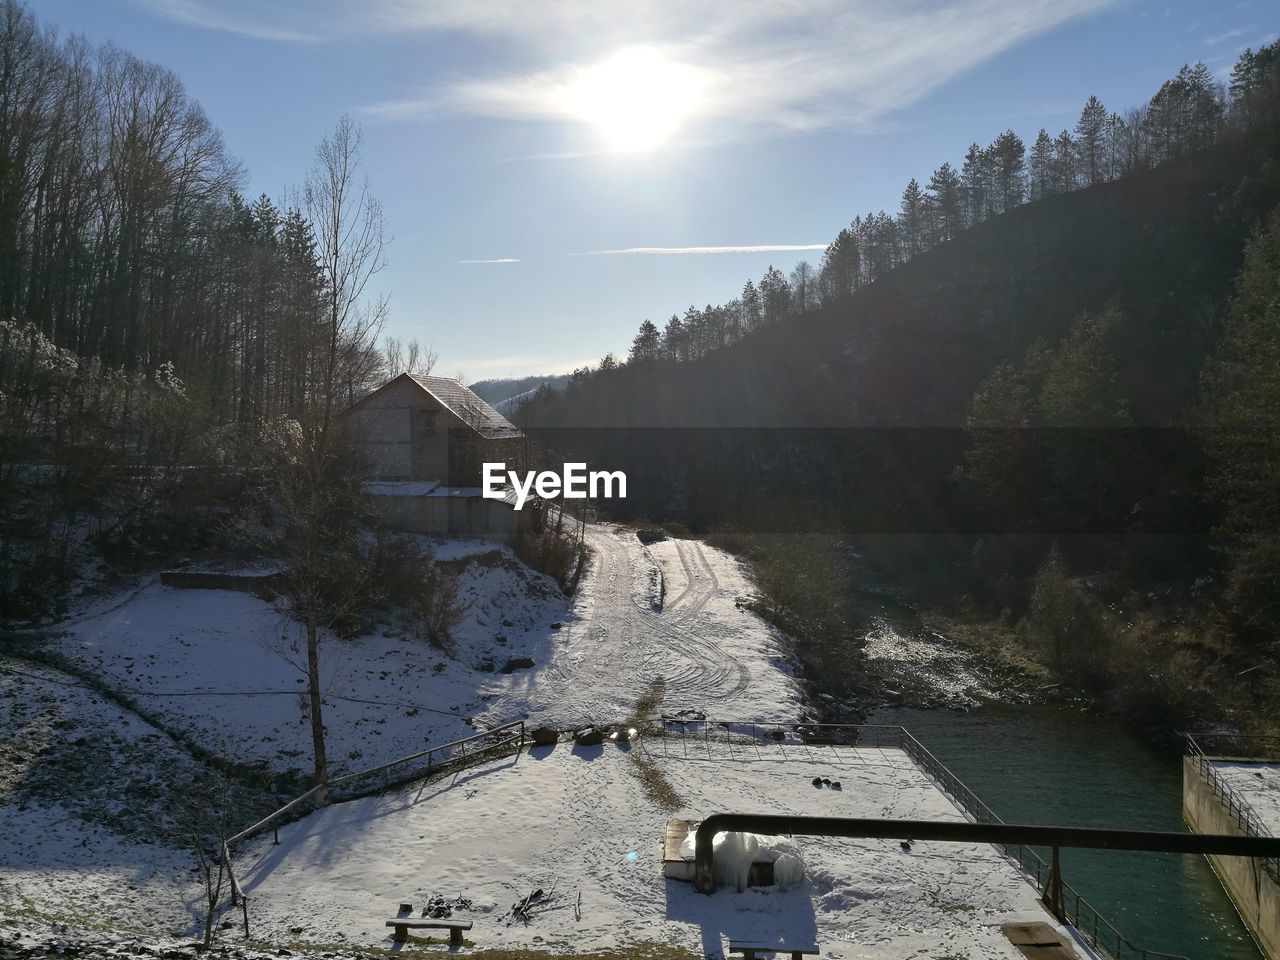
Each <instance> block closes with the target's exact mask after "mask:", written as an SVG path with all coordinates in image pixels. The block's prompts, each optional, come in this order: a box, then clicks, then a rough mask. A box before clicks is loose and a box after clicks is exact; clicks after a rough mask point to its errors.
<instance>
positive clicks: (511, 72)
mask: <svg viewBox="0 0 1280 960" xmlns="http://www.w3.org/2000/svg"><path fill="white" fill-rule="evenodd" d="M1111 2H1112V0H957V2H954V3H951V4H949V5H948V6H946V7H943V8H938V7H936V6H935V5H932V4H926V3H923V2H920V0H903V2H893V0H860V2H847V0H734V2H725V0H704V2H702V3H691V2H688V0H678V2H677V0H655V2H650V3H644V4H635V3H610V2H607V0H592V2H590V3H578V2H570V0H560V2H555V0H550V2H544V3H536V4H531V3H525V2H513V3H496V4H495V3H459V4H452V5H449V6H448V8H447V10H441V9H439V8H437V6H436V5H434V4H421V5H415V4H399V5H395V4H384V5H383V7H382V10H383V16H384V17H390V16H393V15H394V16H399V17H401V18H402V19H401V21H400V22H401V24H402V26H403V27H405V28H412V27H415V26H416V27H418V28H421V29H436V30H452V31H463V32H470V33H474V34H476V35H478V36H480V37H482V38H484V37H492V38H500V39H501V40H502V41H503V43H502V45H501V50H502V51H503V56H502V57H498V58H495V60H494V61H493V62H491V63H489V64H482V65H481V67H480V69H478V70H477V71H476V73H475V74H474V75H472V76H464V77H460V78H456V79H452V80H448V81H441V82H435V83H433V84H431V85H429V86H426V87H424V88H422V89H420V90H417V91H414V92H412V93H410V94H409V95H407V96H402V97H398V98H394V99H390V100H386V101H383V102H379V103H374V104H370V105H368V107H367V110H368V112H369V113H370V114H371V115H373V116H376V117H381V118H385V119H392V120H400V121H403V120H409V119H425V120H430V119H435V118H439V117H445V116H458V115H464V116H476V117H487V118H493V119H517V120H534V121H551V122H563V121H566V120H570V121H571V120H575V119H581V118H578V117H575V116H574V111H573V110H572V108H571V106H572V97H571V96H567V95H566V94H569V93H571V92H572V91H573V90H574V89H575V86H576V85H578V84H580V81H581V78H582V77H583V76H584V75H586V74H587V73H588V72H589V71H591V70H593V69H596V70H598V69H599V68H600V66H601V65H602V64H607V63H608V61H609V58H610V57H613V56H616V54H617V51H618V50H619V49H626V48H629V47H635V46H643V48H644V49H646V50H649V51H653V52H654V54H655V55H656V56H659V57H661V58H662V60H663V61H664V62H665V63H667V64H669V65H670V68H671V69H672V70H680V71H684V72H685V74H686V75H687V76H689V77H690V78H691V81H692V80H693V79H696V85H697V87H698V88H699V89H698V94H699V96H698V97H697V100H698V104H697V107H696V109H690V110H689V113H690V116H689V117H688V118H687V119H688V120H689V121H690V122H689V123H688V125H687V128H688V129H696V130H697V131H698V137H699V139H700V140H702V141H704V142H716V141H728V140H735V139H742V138H745V137H750V136H755V135H758V134H760V133H761V132H765V133H769V134H776V133H778V132H804V131H812V130H820V129H826V128H832V127H840V128H850V129H855V130H856V129H872V128H876V127H877V126H878V125H880V124H881V123H882V122H883V119H884V118H885V117H886V116H887V115H889V114H890V113H892V112H893V111H895V110H898V109H901V108H902V107H904V106H907V105H909V104H911V103H913V102H914V101H916V100H919V99H920V98H921V97H923V96H925V95H926V94H928V93H929V92H930V91H931V90H934V89H935V88H937V87H938V86H940V85H941V84H943V83H945V82H946V81H948V80H949V79H951V78H952V77H954V76H956V75H957V74H959V73H961V72H963V71H965V70H968V69H971V68H973V67H975V66H977V65H979V64H981V63H983V62H985V61H987V60H989V59H990V58H992V57H994V56H996V55H997V54H999V53H1001V52H1003V51H1005V50H1007V49H1010V48H1011V47H1013V46H1015V45H1017V44H1019V43H1022V42H1024V41H1026V40H1028V39H1030V38H1032V37H1034V36H1037V35H1039V34H1042V33H1044V32H1046V31H1048V30H1051V29H1053V28H1054V27H1057V26H1059V25H1061V24H1063V23H1065V22H1067V21H1069V20H1072V19H1075V18H1078V17H1081V16H1085V15H1088V14H1091V13H1094V12H1096V11H1098V10H1100V9H1102V8H1103V7H1105V6H1108V5H1109V4H1110V3H1111ZM504 60H505V61H508V62H510V61H512V60H514V61H516V64H515V65H507V64H506V63H504V62H503V61H504ZM695 121H696V122H695Z"/></svg>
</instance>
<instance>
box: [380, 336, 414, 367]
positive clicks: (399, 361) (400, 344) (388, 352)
mask: <svg viewBox="0 0 1280 960" xmlns="http://www.w3.org/2000/svg"><path fill="white" fill-rule="evenodd" d="M415 343H416V341H415ZM412 349H413V348H412V347H410V350H412ZM410 356H412V353H410ZM382 359H383V362H384V363H386V365H387V376H388V377H398V376H400V374H401V373H403V372H404V371H405V370H406V369H408V370H412V369H413V363H412V361H410V364H409V366H408V367H406V366H405V349H404V341H403V340H401V339H400V338H399V337H387V338H386V339H385V340H383V341H382Z"/></svg>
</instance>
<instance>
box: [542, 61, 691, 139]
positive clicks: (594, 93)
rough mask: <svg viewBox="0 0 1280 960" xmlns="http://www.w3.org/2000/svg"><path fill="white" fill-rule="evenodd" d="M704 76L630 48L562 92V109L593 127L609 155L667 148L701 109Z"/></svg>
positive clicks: (585, 72) (587, 71)
mask: <svg viewBox="0 0 1280 960" xmlns="http://www.w3.org/2000/svg"><path fill="white" fill-rule="evenodd" d="M708 85H709V84H708V80H707V77H706V73H705V71H703V70H701V69H699V68H697V67H691V66H689V65H687V64H682V63H676V62H674V61H672V60H669V59H667V58H665V57H664V56H662V54H660V53H658V52H657V51H656V50H653V49H651V48H648V47H630V48H627V49H625V50H621V51H619V52H618V53H616V54H614V55H613V56H612V57H610V58H609V59H608V60H605V61H603V62H601V63H598V64H596V65H594V66H592V67H588V68H586V69H584V70H582V71H581V72H580V73H579V74H578V76H576V77H575V78H574V79H573V80H572V81H571V82H570V83H568V84H567V85H566V86H565V87H564V89H563V97H564V106H565V108H566V110H567V111H568V113H569V114H570V115H571V116H573V117H575V118H576V119H579V120H583V121H585V122H587V123H591V124H594V125H595V126H596V128H597V129H598V130H599V131H600V133H601V134H602V135H603V137H604V139H605V141H606V142H607V143H608V145H609V148H610V149H611V150H614V151H617V152H626V153H634V152H642V151H647V150H652V149H654V148H655V147H659V146H661V145H662V144H664V143H666V142H667V141H668V140H670V139H671V137H672V136H673V135H674V134H675V133H676V131H677V130H679V129H680V127H681V126H682V125H683V124H684V123H685V122H686V121H687V120H688V119H689V118H690V117H691V116H693V115H694V114H695V113H696V112H697V111H698V109H699V107H700V105H701V104H702V102H703V100H704V98H705V95H706V90H707V87H708Z"/></svg>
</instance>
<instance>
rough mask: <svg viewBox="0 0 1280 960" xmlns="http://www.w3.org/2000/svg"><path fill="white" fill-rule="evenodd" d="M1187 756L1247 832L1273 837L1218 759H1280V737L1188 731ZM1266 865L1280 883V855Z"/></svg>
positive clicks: (1267, 861)
mask: <svg viewBox="0 0 1280 960" xmlns="http://www.w3.org/2000/svg"><path fill="white" fill-rule="evenodd" d="M1183 740H1184V741H1185V743H1186V748H1187V759H1189V760H1190V761H1191V763H1192V765H1193V766H1194V767H1195V768H1196V770H1197V771H1198V772H1199V773H1200V776H1201V777H1203V778H1204V782H1205V783H1206V784H1208V785H1209V789H1210V790H1212V791H1213V793H1214V796H1216V797H1217V798H1218V801H1219V802H1220V803H1221V804H1222V806H1223V809H1224V810H1226V812H1227V814H1228V815H1229V816H1230V817H1231V819H1232V820H1234V821H1235V822H1236V823H1238V824H1239V825H1240V829H1241V830H1243V831H1244V833H1245V835H1246V836H1250V837H1270V836H1272V833H1271V831H1270V830H1269V829H1267V826H1266V824H1264V823H1263V822H1262V820H1261V819H1260V818H1259V817H1258V815H1257V813H1255V812H1254V810H1253V807H1252V806H1250V805H1249V803H1248V802H1247V801H1245V799H1244V798H1243V797H1241V796H1240V794H1239V792H1238V791H1237V790H1235V789H1234V788H1232V786H1231V784H1229V783H1227V781H1226V780H1225V779H1224V778H1223V777H1222V775H1221V774H1219V773H1218V768H1217V766H1216V765H1215V764H1214V761H1215V760H1232V761H1243V762H1246V763H1247V762H1249V761H1251V760H1253V761H1265V760H1270V761H1272V762H1277V763H1280V759H1278V758H1280V737H1245V736H1240V735H1237V734H1220V733H1217V734H1201V735H1199V736H1192V735H1191V734H1189V733H1188V734H1184V735H1183ZM1262 863H1263V868H1264V869H1265V870H1266V871H1267V873H1269V874H1270V875H1271V879H1273V880H1275V881H1276V882H1277V883H1280V858H1276V857H1269V858H1267V859H1265V860H1263V862H1262Z"/></svg>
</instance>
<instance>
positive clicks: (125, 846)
mask: <svg viewBox="0 0 1280 960" xmlns="http://www.w3.org/2000/svg"><path fill="white" fill-rule="evenodd" d="M9 667H14V668H18V669H21V670H22V671H23V672H24V674H29V676H23V675H14V674H11V673H5V674H3V679H0V683H3V685H4V686H3V690H4V694H5V695H4V696H3V697H0V797H3V798H4V799H3V802H0V915H3V914H17V913H19V912H24V911H27V910H34V911H38V912H47V913H57V914H62V915H64V916H69V917H70V916H74V917H78V918H82V919H88V920H91V922H92V923H93V924H102V925H113V926H114V925H118V926H123V927H128V928H131V929H135V930H147V931H152V932H155V933H168V932H177V931H182V932H188V931H190V929H191V927H192V923H193V919H194V913H193V912H192V910H191V904H193V903H194V902H195V895H196V892H197V890H196V887H195V886H194V885H193V884H192V883H191V876H190V868H191V862H192V860H191V854H190V852H189V851H188V850H184V849H180V848H179V847H178V846H177V845H176V844H174V845H162V844H160V843H145V842H140V841H139V839H138V837H139V835H140V834H145V833H155V832H159V833H161V834H169V835H171V836H173V835H176V833H177V832H178V831H179V830H180V829H181V828H180V826H179V825H180V824H181V821H182V812H183V811H182V809H181V808H180V804H175V803H174V797H173V792H174V790H175V789H177V790H182V789H183V788H184V786H186V785H189V784H191V783H192V782H194V781H195V780H196V779H198V777H199V773H198V771H197V768H198V764H196V763H195V761H193V760H192V758H191V757H190V756H189V754H187V752H186V751H185V750H183V749H182V748H181V747H180V746H179V745H178V744H176V743H174V741H173V740H172V739H171V738H170V737H169V736H167V735H166V734H164V733H163V732H161V731H159V730H157V729H156V728H154V727H152V726H151V725H149V724H147V723H145V722H143V721H141V720H139V719H138V718H137V717H136V716H134V715H132V714H130V713H128V712H126V711H124V710H122V709H121V708H119V707H118V706H116V705H115V704H113V703H111V702H110V701H107V700H104V699H103V698H102V697H99V696H97V695H96V694H93V693H90V692H89V691H87V690H83V689H81V688H79V687H76V686H66V684H68V683H69V682H70V681H71V678H70V677H68V676H67V675H65V674H62V673H59V672H57V671H54V670H48V669H45V668H41V667H33V666H31V665H30V664H27V663H21V662H18V661H14V660H11V659H9V658H3V657H0V668H9Z"/></svg>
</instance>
